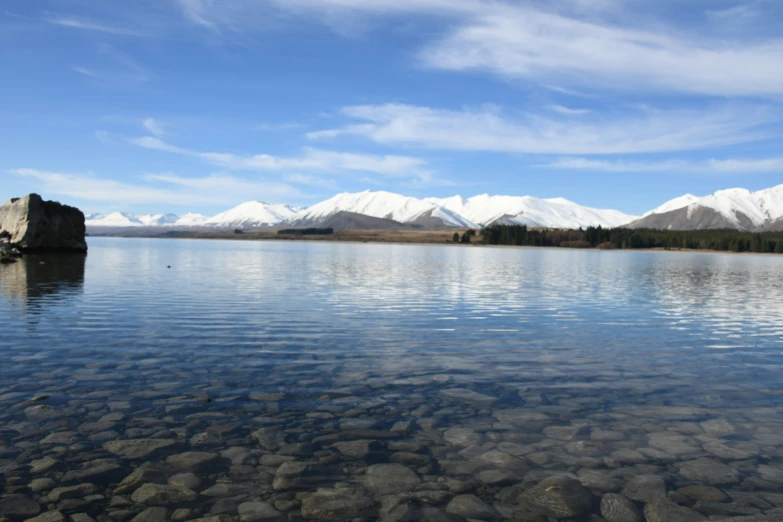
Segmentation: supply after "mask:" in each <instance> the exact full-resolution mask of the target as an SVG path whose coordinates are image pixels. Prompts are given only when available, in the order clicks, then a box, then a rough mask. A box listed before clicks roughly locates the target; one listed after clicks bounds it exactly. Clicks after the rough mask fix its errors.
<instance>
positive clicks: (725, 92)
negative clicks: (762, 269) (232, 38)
mask: <svg viewBox="0 0 783 522" xmlns="http://www.w3.org/2000/svg"><path fill="white" fill-rule="evenodd" d="M180 6H181V8H182V11H183V14H184V16H185V17H186V18H187V19H188V20H190V21H191V22H193V23H195V24H197V25H201V26H205V27H209V28H210V29H214V30H221V28H224V29H229V30H231V31H233V32H237V31H241V30H247V31H250V30H254V28H257V27H258V26H259V24H260V23H262V22H263V21H264V20H266V19H269V18H270V6H274V7H276V8H277V10H278V11H281V12H284V13H286V14H288V15H293V16H308V17H311V18H316V19H318V20H320V21H321V22H323V23H324V24H326V25H329V26H335V25H337V26H339V25H340V20H346V22H345V23H347V24H351V23H355V20H356V17H368V18H369V17H372V18H381V17H389V16H397V15H421V16H427V17H430V18H432V17H439V18H441V19H443V21H444V22H445V23H446V24H447V29H446V32H445V36H444V37H443V38H441V39H440V40H437V41H430V42H428V43H425V44H424V46H423V48H422V49H421V53H420V60H421V63H422V64H423V65H424V66H426V67H429V68H432V69H446V70H452V71H486V72H488V73H490V74H495V75H499V76H502V77H505V78H514V79H522V80H531V81H536V82H538V83H540V84H542V85H559V86H562V87H563V88H570V87H573V86H577V87H578V88H579V89H580V90H582V89H585V88H586V89H607V90H613V91H617V90H622V91H629V92H634V93H638V92H658V91H663V92H679V93H692V94H703V95H718V96H778V95H780V94H783V75H780V74H778V69H779V64H780V60H781V56H783V39H780V37H775V38H763V37H762V36H760V35H755V37H754V38H726V37H725V35H722V37H721V38H713V37H710V36H708V35H705V34H704V33H701V34H700V33H696V32H692V33H691V34H689V35H683V33H682V32H681V31H679V30H678V29H677V28H676V25H675V24H673V23H672V22H671V21H667V20H666V19H660V20H652V21H648V23H647V25H646V26H640V25H639V24H640V23H641V21H643V20H648V17H641V16H636V17H635V16H633V12H630V11H629V9H630V3H629V2H622V1H615V0H603V1H601V2H596V1H592V0H589V1H588V0H569V1H562V2H556V3H552V2H548V3H545V2H511V1H503V0H494V1H482V0H373V1H367V0H270V1H269V2H240V1H227V2H214V1H212V0H180ZM710 13H711V14H709V13H708V16H712V17H713V18H716V17H717V18H726V19H732V17H734V18H736V17H737V16H742V17H746V16H751V15H753V13H754V9H753V8H752V7H751V6H748V5H747V4H738V6H736V7H735V8H733V9H731V10H724V11H718V10H715V11H711V12H710ZM338 30H339V27H338Z"/></svg>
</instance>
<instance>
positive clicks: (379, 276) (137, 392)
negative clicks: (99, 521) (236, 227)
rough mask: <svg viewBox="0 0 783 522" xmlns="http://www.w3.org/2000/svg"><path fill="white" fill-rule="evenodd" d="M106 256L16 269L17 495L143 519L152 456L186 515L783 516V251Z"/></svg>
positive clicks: (422, 250)
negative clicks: (555, 480)
mask: <svg viewBox="0 0 783 522" xmlns="http://www.w3.org/2000/svg"><path fill="white" fill-rule="evenodd" d="M81 261H82V264H81V266H76V267H75V268H74V270H73V271H72V272H70V271H69V270H66V269H65V268H64V267H65V265H59V266H60V267H61V268H62V272H60V275H58V276H56V277H53V276H52V277H49V276H46V275H44V274H47V273H49V274H51V273H52V272H47V271H46V270H48V268H49V264H50V263H49V262H48V261H47V264H46V265H40V264H34V263H32V264H31V259H29V258H28V261H27V264H26V265H22V266H21V267H20V266H19V265H12V266H11V267H5V268H4V269H0V286H1V287H2V291H1V292H0V317H1V318H2V319H3V320H4V321H3V324H4V336H3V337H0V345H1V347H2V349H0V469H2V470H3V472H4V473H5V474H6V475H7V476H8V477H10V479H8V480H6V482H5V483H0V485H2V486H3V487H5V488H6V490H8V491H10V490H13V491H25V494H27V495H28V496H30V498H31V499H33V500H35V501H41V502H44V503H46V502H45V499H43V497H42V496H41V495H40V494H38V493H29V492H27V491H26V490H24V489H20V488H17V487H16V486H18V485H26V484H29V483H30V482H31V481H32V480H33V479H34V478H43V477H46V478H51V479H52V480H53V482H54V483H55V484H56V485H58V486H59V485H70V484H74V483H77V482H82V483H95V484H96V485H98V486H100V488H99V489H100V491H101V492H105V493H106V494H105V495H97V497H100V498H97V497H95V498H93V500H90V501H89V506H86V505H85V504H79V502H82V500H83V499H76V500H78V502H77V504H78V506H77V507H78V509H85V510H86V511H87V512H88V513H89V514H91V515H92V516H93V517H96V518H101V517H105V520H124V519H130V518H131V517H132V516H135V515H136V514H137V513H141V512H142V511H144V510H145V509H147V507H149V503H150V502H153V503H155V502H159V501H158V500H154V499H152V496H154V495H153V494H152V493H153V492H151V491H146V490H143V491H144V495H141V494H135V493H134V492H133V487H137V486H138V484H136V485H135V486H133V487H131V486H128V485H127V484H126V485H125V486H124V487H120V488H118V487H117V483H118V482H119V481H120V480H121V479H122V478H124V477H125V476H126V475H127V474H129V473H130V472H131V470H132V468H134V467H136V466H138V465H140V464H141V463H145V464H146V466H147V467H148V468H149V469H151V470H153V471H155V472H156V473H157V472H159V473H161V474H162V475H161V476H160V477H158V476H156V477H157V478H155V479H154V480H157V481H161V480H163V478H166V479H170V480H171V481H173V483H177V484H179V483H180V482H179V481H182V480H184V479H183V477H181V476H179V474H181V473H182V472H183V471H187V472H190V471H192V472H194V473H195V474H196V475H197V477H195V479H196V480H194V477H188V484H189V486H188V487H189V488H191V489H194V490H196V491H197V492H198V493H199V494H201V496H196V495H195V493H193V497H192V499H191V500H188V501H183V502H181V503H173V504H172V505H171V506H169V507H171V508H172V509H173V508H174V507H181V508H183V509H188V510H191V511H189V512H188V513H186V514H183V513H180V514H179V515H178V516H179V517H185V518H197V517H199V516H205V515H208V514H210V513H211V514H221V513H226V514H229V515H233V516H236V515H237V514H238V513H242V512H246V510H248V509H250V508H249V507H247V506H246V507H245V508H242V509H240V507H239V506H241V505H242V503H244V502H248V501H252V503H253V504H254V506H252V509H256V510H261V511H263V512H264V513H265V514H264V515H263V517H261V518H264V519H267V518H268V519H270V520H272V519H276V518H288V519H290V520H300V519H301V518H300V517H304V518H306V519H317V518H321V519H329V518H334V517H336V516H337V515H334V516H327V515H324V514H323V513H321V514H320V515H319V514H318V510H317V509H316V508H317V507H318V506H320V505H322V504H328V505H330V506H336V507H334V509H336V510H338V511H339V514H340V517H342V518H343V519H351V518H356V517H363V518H364V519H367V520H374V519H379V518H380V519H388V520H426V519H430V520H433V519H438V520H445V519H449V520H455V521H459V520H463V519H481V520H496V519H498V520H499V519H508V520H542V519H541V518H540V517H539V518H535V516H534V515H529V514H528V513H527V510H540V509H541V504H545V505H548V506H550V507H551V506H553V505H555V504H557V502H558V498H559V497H558V496H557V495H554V496H552V497H551V498H550V499H549V500H546V499H543V500H542V498H538V497H536V495H546V494H549V493H553V492H554V493H557V492H558V491H560V490H561V489H560V488H565V489H566V490H568V491H571V490H573V489H574V488H576V489H577V490H578V491H577V493H576V494H575V498H577V497H580V495H582V493H585V494H586V495H587V496H586V497H584V498H586V499H587V501H586V502H585V503H584V505H581V504H580V505H579V506H574V505H572V506H571V507H570V508H569V509H576V510H577V511H578V513H577V514H575V516H573V517H570V518H569V516H565V515H559V514H553V513H554V512H548V513H546V514H547V515H549V516H550V517H551V518H550V519H551V520H555V519H558V520H564V519H568V520H588V519H590V516H591V515H595V516H596V517H597V515H598V507H597V506H598V505H599V504H600V500H599V499H600V497H602V496H603V495H604V494H606V493H610V492H611V493H620V492H622V493H623V494H624V495H625V496H627V497H629V498H631V499H632V502H631V506H632V507H634V508H635V509H642V508H644V507H645V504H648V505H647V510H648V511H651V514H650V515H648V520H673V518H672V517H673V515H671V513H672V511H671V510H672V509H674V510H675V511H676V510H677V509H681V510H685V511H681V512H679V513H680V515H682V516H680V518H679V519H681V520H702V519H703V516H712V517H727V516H735V515H737V516H738V515H752V514H759V515H763V517H762V518H759V519H758V520H776V519H775V518H774V517H775V516H778V515H779V514H780V511H779V510H781V509H783V498H782V497H781V496H780V491H781V490H783V435H781V434H782V433H783V406H781V399H782V398H783V381H781V379H780V371H781V367H783V349H782V348H783V300H781V299H780V295H783V280H781V278H780V277H779V274H780V270H781V266H782V263H783V258H781V257H774V256H756V255H712V254H677V253H640V252H591V251H565V250H552V249H515V248H467V247H446V246H444V247H440V246H404V245H352V244H317V243H275V242H228V241H226V242H224V241H189V240H122V239H98V238H91V244H90V255H89V257H88V258H87V259H86V263H87V266H86V274H87V278H86V280H87V282H86V284H85V283H83V282H82V281H83V280H84V272H85V267H84V258H82V259H81ZM77 265H78V263H77ZM168 266H170V267H171V268H167V267H168ZM9 268H10V270H12V271H7V269H9ZM38 270H43V271H41V272H38ZM66 274H71V275H66ZM47 277H48V279H47ZM54 288H57V291H56V292H52V291H48V290H47V289H54ZM69 297H72V299H71V298H69ZM20 298H21V299H23V300H24V302H25V303H26V304H27V306H28V307H34V308H35V310H36V312H37V315H36V322H35V324H32V325H31V324H27V323H25V324H20V322H17V321H14V320H13V316H14V314H15V313H17V311H18V302H19V300H20ZM57 298H59V299H61V301H60V302H62V303H67V305H68V306H57V305H56V304H55V303H57V301H56V299H57ZM63 298H64V300H63ZM7 318H8V319H10V320H5V319H7ZM37 395H38V396H40V395H49V396H51V397H50V398H49V399H47V400H46V401H44V403H43V404H38V403H34V402H30V401H29V399H30V398H31V397H34V396H37ZM4 426H6V428H4ZM129 440H130V441H133V442H127V441H129ZM140 446H141V448H140ZM144 447H146V448H148V451H145V450H144V449H143V448H144ZM150 448H151V449H150ZM189 451H195V452H198V453H197V454H192V453H187V452H189ZM183 452H185V453H183ZM47 457H51V458H52V459H54V460H56V461H57V464H54V465H53V467H52V468H51V471H43V472H41V473H38V474H36V473H34V472H32V471H31V469H32V468H31V467H30V463H31V462H33V461H36V462H37V461H39V460H41V459H45V458H47ZM47 462H48V461H47ZM379 464H380V465H382V466H387V467H382V468H377V467H376V466H377V465H379ZM389 466H391V467H389ZM63 472H71V475H67V474H66V475H65V476H63ZM562 474H565V475H566V476H568V477H570V478H571V479H572V480H575V481H576V485H575V484H573V483H566V484H565V485H562V484H561V485H556V486H551V485H547V487H546V488H544V489H543V490H541V491H538V493H536V491H537V490H536V489H535V488H534V487H533V486H536V485H537V484H540V483H541V482H542V481H543V480H544V479H546V478H547V477H549V476H550V475H562ZM650 475H655V477H652V478H650ZM65 477H70V478H68V479H66V478H65ZM161 477H163V478H161ZM390 477H393V478H394V480H392V479H391V478H390ZM545 484H547V483H545ZM645 484H646V485H647V486H646V487H649V488H652V492H650V491H646V490H644V488H645ZM651 484H652V485H651ZM9 485H10V487H11V489H10V490H9V489H8V488H9ZM693 485H699V486H708V487H709V488H712V489H705V488H703V487H702V488H696V489H690V490H689V489H687V488H688V487H689V486H693ZM149 487H150V488H152V487H153V486H152V485H150V486H149ZM536 487H537V486H536ZM317 488H326V490H325V491H321V492H316V490H317ZM579 488H584V490H581V489H579ZM148 489H149V488H148ZM666 490H670V491H674V490H677V494H676V495H674V494H673V495H672V496H671V498H672V499H674V501H676V502H679V503H680V504H681V506H680V507H677V506H674V507H673V506H672V505H668V504H663V505H658V504H656V505H655V506H652V507H650V504H653V502H650V500H651V497H650V496H648V493H649V494H650V495H654V496H655V495H657V496H663V493H665V491H666ZM640 491H641V493H640ZM645 491H646V492H645ZM523 492H524V493H523ZM662 492H663V493H662ZM705 492H706V493H705ZM180 493H182V492H181V491H180ZM402 493H404V495H401V494H402ZM148 494H149V495H152V496H150V497H145V495H148ZM182 494H183V495H185V496H187V495H190V493H187V492H186V493H182ZM705 494H709V498H711V499H721V500H709V501H707V503H705V501H704V498H702V497H704V495H705ZM69 495H71V493H69ZM460 495H473V497H470V498H466V497H460ZM688 495H691V496H688ZM698 495H702V497H699V496H698ZM155 498H157V497H155ZM188 498H190V497H188ZM537 498H538V504H537V503H536V502H537ZM547 498H548V497H547ZM335 499H338V500H339V501H337V500H335ZM67 500H68V502H71V501H72V500H73V499H67ZM610 500H612V498H611V497H610ZM83 501H84V502H88V501H87V500H86V499H85V500H83ZM614 501H617V499H614ZM329 502H331V504H330V503H329ZM634 502H635V504H634ZM259 503H264V504H263V506H259V505H258V504H259ZM74 505H76V504H74ZM69 506H71V504H67V503H66V504H65V505H64V507H63V508H61V509H66V508H68V509H70V507H69ZM57 507H58V509H60V505H59V504H58V506H57ZM626 507H627V506H626ZM338 508H339V509H338ZM561 508H562V509H561V510H560V511H558V513H564V512H565V511H564V510H565V508H564V507H563V506H561ZM629 509H630V508H629ZM400 510H401V511H400ZM656 510H658V511H656ZM667 510H668V511H667ZM776 510H778V511H777V512H776ZM66 511H67V509H66ZM392 511H393V512H394V513H396V514H394V513H391V512H392ZM398 511H399V512H398ZM444 511H448V512H449V513H450V514H451V515H453V517H454V518H448V517H446V515H445V514H444ZM653 511H654V513H653ZM170 515H172V513H169V512H168V511H167V512H166V516H170ZM392 515H394V516H392ZM259 516H261V515H259ZM558 517H559V518H558ZM656 517H657V518H656ZM245 518H247V519H248V520H251V519H254V518H253V516H251V515H248V516H246V517H245ZM595 519H598V518H595ZM543 520H546V518H544V519H543ZM629 520H638V518H629Z"/></svg>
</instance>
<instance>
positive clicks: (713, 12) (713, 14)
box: [705, 4, 761, 23]
mask: <svg viewBox="0 0 783 522" xmlns="http://www.w3.org/2000/svg"><path fill="white" fill-rule="evenodd" d="M705 14H706V15H707V18H709V19H710V20H713V21H718V22H732V23H735V22H737V21H738V20H741V21H743V22H745V21H748V20H752V19H755V18H758V17H759V15H760V14H761V12H760V11H759V9H758V6H756V5H754V4H738V5H735V6H734V7H729V8H726V9H708V10H707V11H706V13H705Z"/></svg>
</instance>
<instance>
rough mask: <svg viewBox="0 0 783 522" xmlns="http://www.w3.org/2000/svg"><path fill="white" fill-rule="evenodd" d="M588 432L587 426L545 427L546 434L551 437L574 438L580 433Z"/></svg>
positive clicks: (558, 438)
mask: <svg viewBox="0 0 783 522" xmlns="http://www.w3.org/2000/svg"><path fill="white" fill-rule="evenodd" d="M586 433H587V427H586V426H574V425H571V426H547V427H546V428H544V435H546V436H547V437H549V438H550V439H557V440H574V439H575V438H577V437H579V436H580V435H585V434H586Z"/></svg>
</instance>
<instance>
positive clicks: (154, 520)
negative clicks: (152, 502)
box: [131, 507, 167, 522]
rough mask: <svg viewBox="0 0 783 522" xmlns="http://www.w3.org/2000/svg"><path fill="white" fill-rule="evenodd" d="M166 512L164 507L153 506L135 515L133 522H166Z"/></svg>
mask: <svg viewBox="0 0 783 522" xmlns="http://www.w3.org/2000/svg"><path fill="white" fill-rule="evenodd" d="M166 514H167V512H166V508H164V507H151V508H147V509H145V510H144V511H142V512H141V513H139V514H138V515H136V516H135V517H133V520H131V522H166V520H167V518H166Z"/></svg>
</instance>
